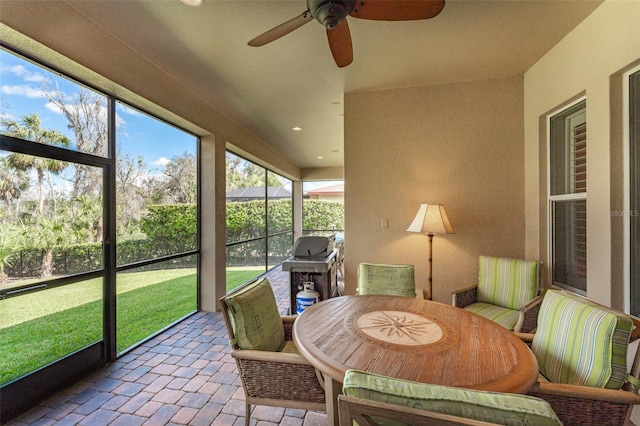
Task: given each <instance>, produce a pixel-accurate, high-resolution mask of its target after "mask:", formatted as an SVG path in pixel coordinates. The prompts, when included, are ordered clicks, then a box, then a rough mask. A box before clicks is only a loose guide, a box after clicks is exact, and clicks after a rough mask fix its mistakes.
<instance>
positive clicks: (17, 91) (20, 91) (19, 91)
mask: <svg viewBox="0 0 640 426" xmlns="http://www.w3.org/2000/svg"><path fill="white" fill-rule="evenodd" d="M0 90H1V91H2V93H4V94H6V95H14V96H26V97H27V98H30V99H41V98H44V97H45V91H44V90H42V89H40V88H35V87H32V86H29V85H24V84H23V85H18V86H8V85H4V86H2V88H1V89H0Z"/></svg>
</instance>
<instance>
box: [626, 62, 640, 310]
mask: <svg viewBox="0 0 640 426" xmlns="http://www.w3.org/2000/svg"><path fill="white" fill-rule="evenodd" d="M637 72H640V65H638V66H637V67H634V68H631V69H630V70H629V71H627V72H625V73H624V74H623V76H622V155H623V161H622V173H623V182H622V186H623V194H624V197H623V211H624V212H631V197H630V191H631V170H630V164H631V156H630V148H631V134H630V133H629V126H630V124H631V117H630V116H629V108H630V106H631V104H630V102H629V97H630V90H631V88H630V87H629V78H630V77H631V75H632V74H635V73H637ZM622 229H623V234H622V235H627V236H630V235H631V215H630V214H623V215H622ZM622 244H623V256H622V264H623V275H622V278H623V283H624V289H623V294H624V310H625V312H627V313H629V312H631V238H630V237H628V238H623V243H622Z"/></svg>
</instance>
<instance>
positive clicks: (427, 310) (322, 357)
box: [293, 295, 538, 425]
mask: <svg viewBox="0 0 640 426" xmlns="http://www.w3.org/2000/svg"><path fill="white" fill-rule="evenodd" d="M293 340H294V342H295V344H296V347H297V348H298V350H299V351H300V353H301V354H302V355H303V356H304V357H305V358H307V359H308V360H309V362H310V363H311V364H312V365H313V366H314V367H315V368H316V370H318V371H319V372H320V373H322V377H323V379H324V387H325V393H326V400H327V419H328V423H329V425H332V424H335V425H337V424H338V420H337V419H338V410H337V396H338V394H339V393H340V392H341V391H342V381H343V379H344V375H345V372H346V371H347V370H348V369H357V370H363V371H367V372H371V373H376V374H381V375H384V376H389V377H395V378H398V379H405V380H411V381H415V382H422V383H432V384H438V385H445V386H456V387H463V388H469V389H480V390H490V391H496V392H509V393H526V392H527V391H528V390H529V389H530V388H531V387H532V386H533V385H534V383H535V382H536V380H537V378H538V363H537V361H536V358H535V356H534V355H533V353H532V352H531V350H530V349H529V347H528V346H527V345H526V344H525V343H524V342H523V341H522V340H520V339H519V338H518V337H516V336H515V335H514V334H513V333H511V332H510V331H508V330H507V329H505V328H504V327H502V326H500V325H498V324H496V323H494V322H492V321H490V320H487V319H486V318H483V317H481V316H479V315H476V314H474V313H471V312H468V311H465V310H463V309H460V308H456V307H454V306H449V305H445V304H442V303H438V302H433V301H429V300H424V299H415V298H409V297H401V296H375V295H367V296H364V295H363V296H342V297H336V298H332V299H327V300H324V301H322V302H320V303H317V304H315V305H313V306H311V307H309V308H307V309H306V310H305V311H304V312H303V313H302V314H300V315H299V316H298V318H297V319H296V321H295V322H294V325H293Z"/></svg>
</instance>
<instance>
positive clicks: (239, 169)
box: [226, 152, 284, 192]
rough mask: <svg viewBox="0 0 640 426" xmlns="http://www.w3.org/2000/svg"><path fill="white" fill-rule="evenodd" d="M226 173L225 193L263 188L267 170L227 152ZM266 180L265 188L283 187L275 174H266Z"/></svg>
mask: <svg viewBox="0 0 640 426" xmlns="http://www.w3.org/2000/svg"><path fill="white" fill-rule="evenodd" d="M226 173H227V175H226V179H227V183H226V191H227V192H229V191H233V190H235V189H240V188H251V187H260V186H264V185H265V173H267V170H266V169H265V168H264V167H262V166H259V165H257V164H254V163H252V162H250V161H246V160H243V159H242V158H240V157H237V156H235V155H233V154H231V153H229V152H227V155H226ZM266 178H267V186H284V185H283V183H282V181H281V180H280V179H279V177H278V175H276V174H275V173H271V172H269V173H267V175H266Z"/></svg>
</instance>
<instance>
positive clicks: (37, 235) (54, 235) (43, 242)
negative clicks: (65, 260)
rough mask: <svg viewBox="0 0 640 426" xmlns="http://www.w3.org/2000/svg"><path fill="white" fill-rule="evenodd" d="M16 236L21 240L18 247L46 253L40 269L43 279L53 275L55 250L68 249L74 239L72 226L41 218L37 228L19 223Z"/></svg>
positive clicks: (59, 221)
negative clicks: (40, 250)
mask: <svg viewBox="0 0 640 426" xmlns="http://www.w3.org/2000/svg"><path fill="white" fill-rule="evenodd" d="M16 234H17V235H16V236H18V237H19V238H20V240H21V243H20V244H18V245H20V246H27V247H34V248H39V249H42V250H43V251H44V255H43V256H42V266H41V268H40V275H41V276H42V277H49V276H51V275H52V273H53V266H54V265H53V263H54V262H53V249H54V248H55V247H61V248H65V247H67V246H68V245H69V244H71V241H72V238H73V230H72V228H71V224H70V223H69V222H67V221H61V220H57V219H55V218H54V219H50V218H41V220H40V221H39V222H38V224H37V225H36V226H35V228H34V227H33V226H32V225H27V224H25V223H23V222H19V223H18V225H17V230H16Z"/></svg>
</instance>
